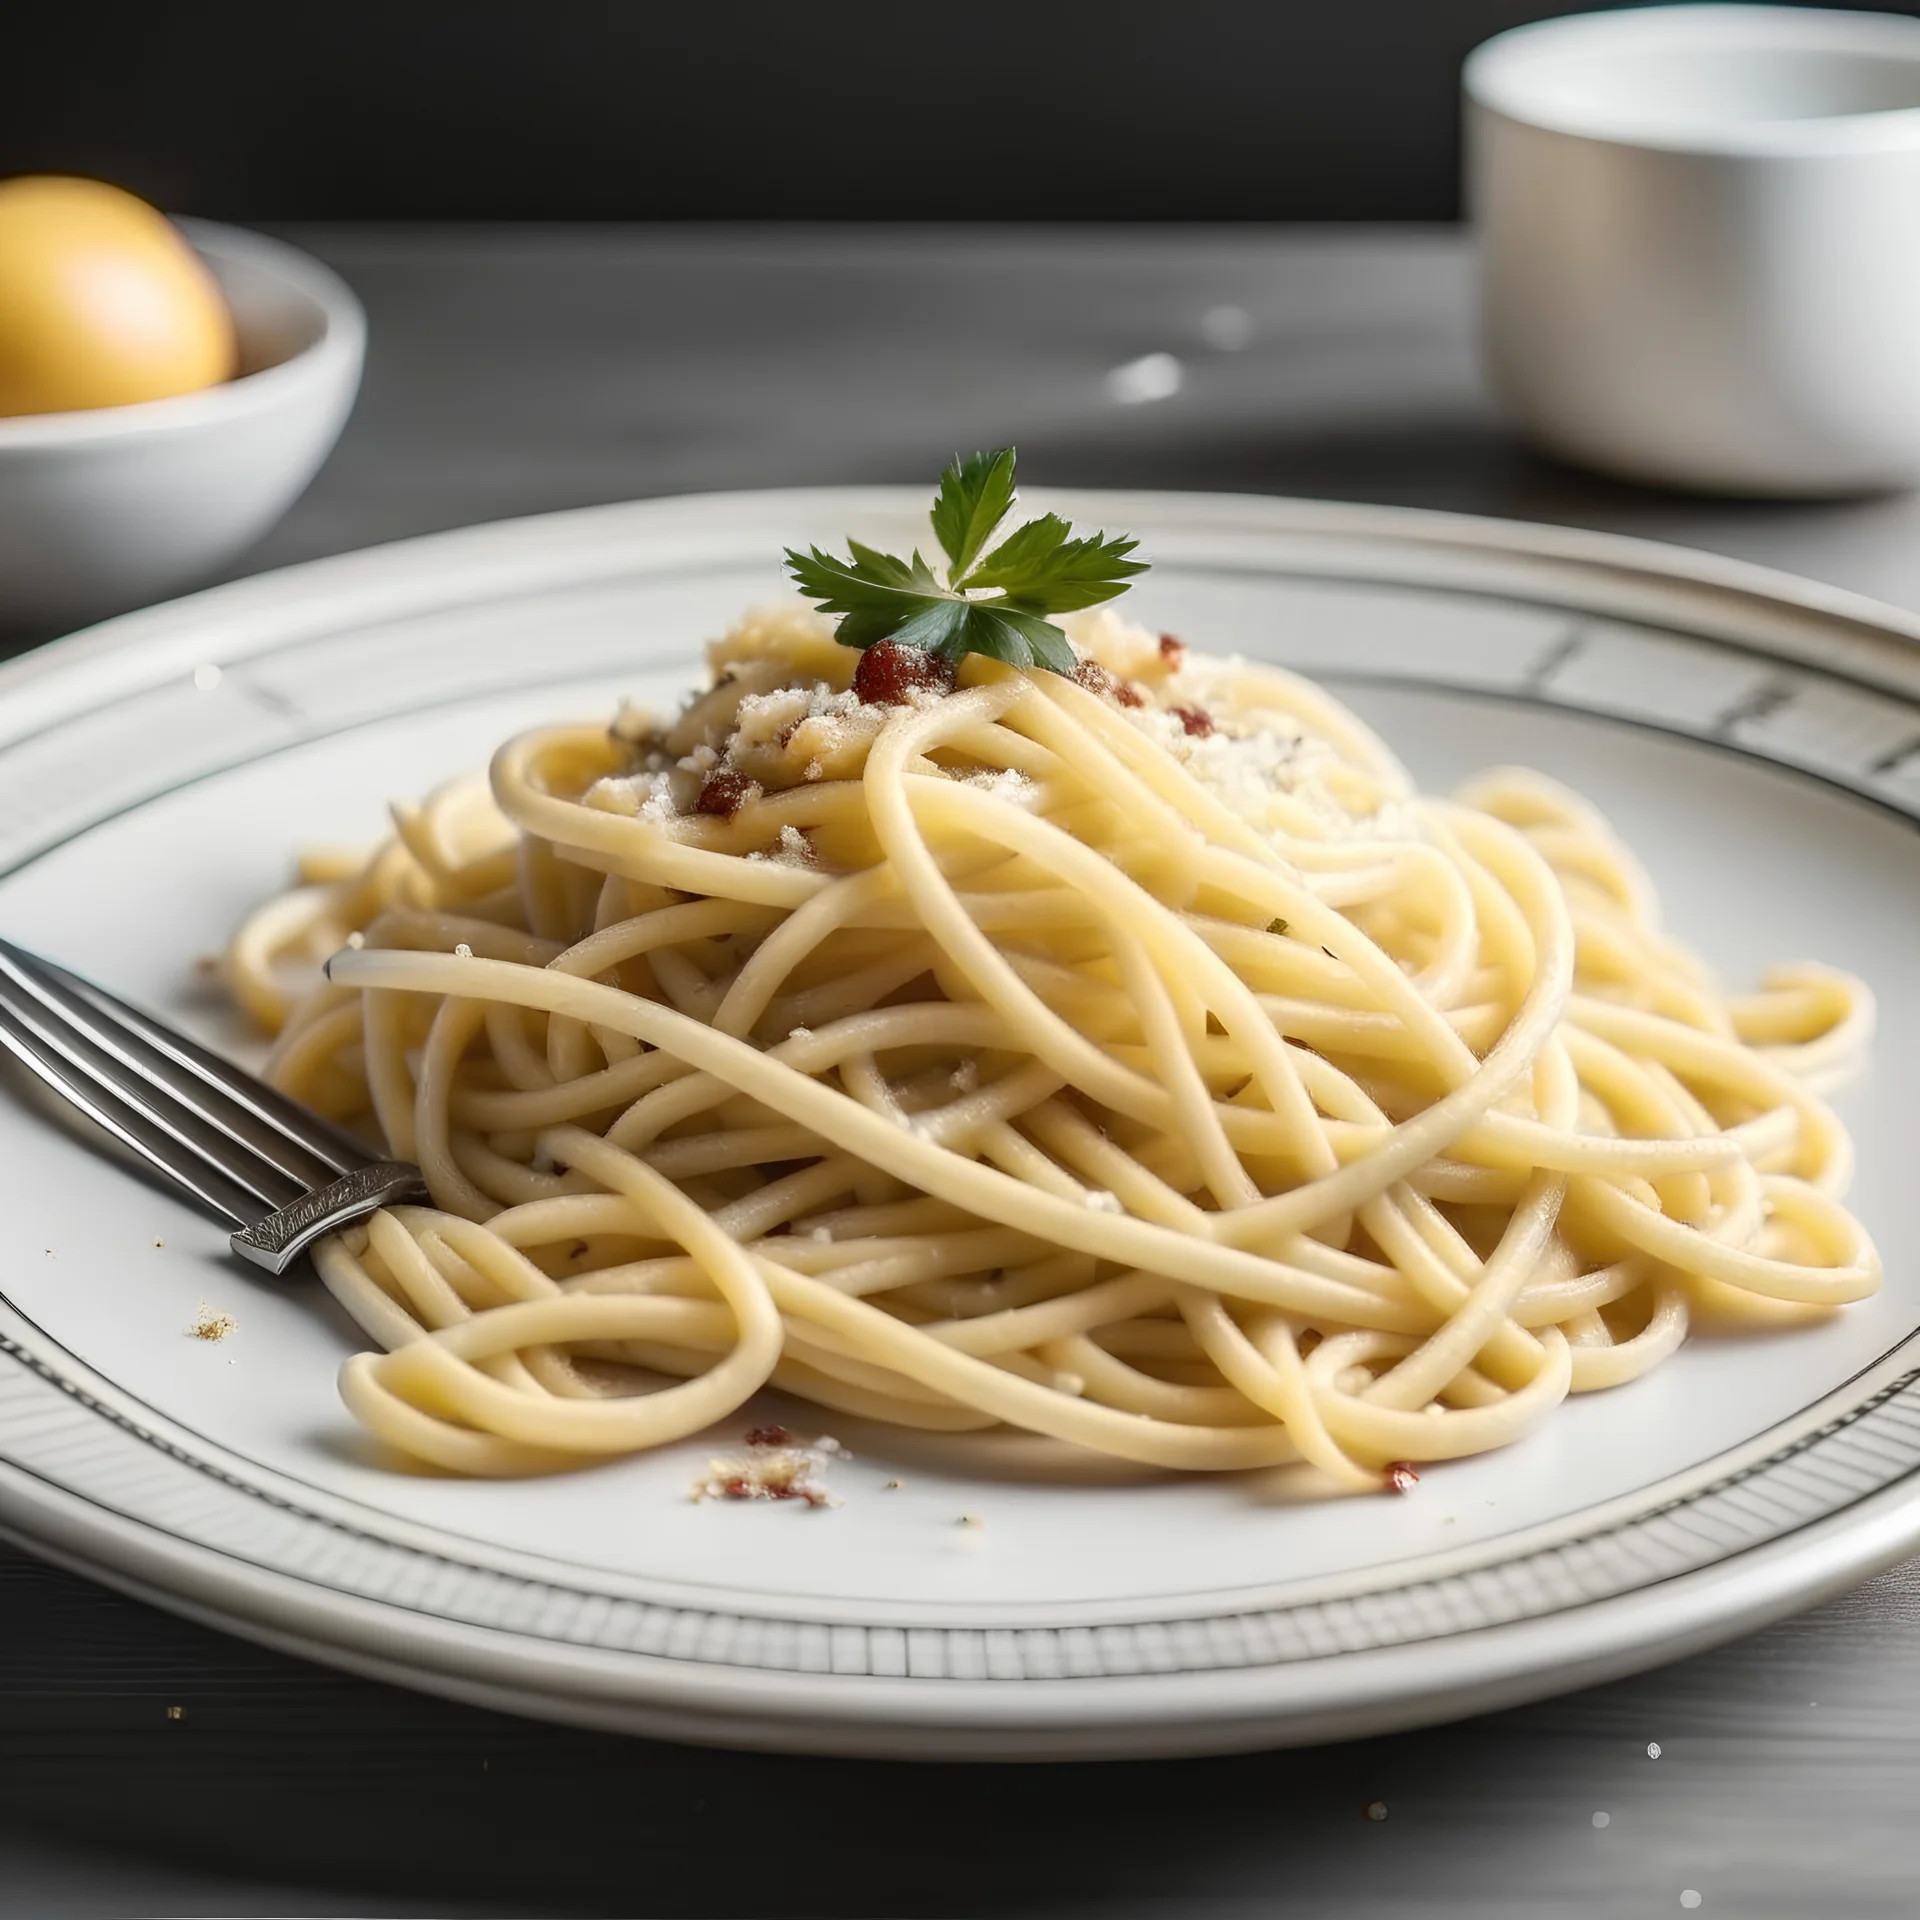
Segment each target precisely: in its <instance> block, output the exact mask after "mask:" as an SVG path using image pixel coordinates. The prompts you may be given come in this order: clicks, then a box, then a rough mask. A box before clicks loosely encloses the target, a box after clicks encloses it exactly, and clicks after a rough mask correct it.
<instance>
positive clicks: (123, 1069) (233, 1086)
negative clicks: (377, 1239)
mask: <svg viewBox="0 0 1920 1920" xmlns="http://www.w3.org/2000/svg"><path fill="white" fill-rule="evenodd" d="M0 1048H5V1050H6V1051H7V1052H8V1053H10V1054H12V1055H13V1057H14V1058H15V1059H16V1060H18V1061H19V1062H20V1064H21V1065H22V1066H24V1067H26V1068H27V1069H28V1070H29V1071H30V1072H31V1073H33V1074H34V1075H35V1076H36V1077H37V1078H38V1079H39V1080H41V1081H42V1082H44V1083H45V1084H46V1085H47V1086H49V1087H52V1088H53V1089H54V1090H55V1091H56V1092H58V1093H59V1094H60V1095H62V1097H63V1098H65V1099H66V1100H67V1101H68V1102H69V1103H70V1104H71V1105H72V1106H74V1107H75V1108H77V1109H78V1110H79V1111H80V1112H81V1113H82V1114H84V1115H85V1116H86V1117H87V1119H89V1120H91V1121H92V1122H93V1123H94V1125H95V1126H97V1127H99V1128H101V1129H102V1130H103V1131H104V1132H106V1133H108V1134H110V1135H111V1136H112V1137H113V1138H114V1139H115V1140H117V1141H119V1143H120V1144H121V1145H122V1146H123V1147H126V1148H127V1149H129V1150H130V1151H131V1152H133V1153H135V1154H137V1155H138V1156H139V1157H140V1158H141V1159H142V1160H144V1161H145V1162H146V1163H147V1165H148V1166H150V1167H152V1168H154V1169H155V1170H156V1171H157V1172H159V1173H161V1174H163V1175H164V1176H165V1177H166V1178H167V1179H169V1180H171V1181H172V1182H173V1184H174V1185H175V1186H177V1187H179V1188H181V1189H182V1190H183V1191H184V1192H185V1193H186V1194H188V1195H189V1196H190V1197H191V1198H192V1199H194V1200H196V1201H198V1202H199V1203H200V1205H201V1206H203V1207H205V1208H206V1209H207V1210H208V1211H209V1212H211V1213H213V1214H215V1215H216V1216H217V1217H219V1218H220V1219H223V1220H227V1221H230V1222H232V1223H233V1227H234V1231H233V1233H232V1235H231V1236H230V1240H231V1245H232V1247H233V1250H234V1252H236V1253H238V1254H240V1255H242V1256H243V1257H244V1258H246V1259H248V1260H251V1261H252V1262H253V1263H254V1264H255V1265H256V1266H261V1267H265V1268H266V1269H267V1270H268V1272H270V1273H285V1272H286V1271H287V1269H288V1268H289V1267H290V1266H292V1265H293V1263H294V1262H295V1261H296V1260H297V1259H298V1258H299V1257H300V1255H301V1254H302V1253H303V1252H305V1251H306V1249H307V1248H308V1247H310V1246H311V1245H312V1244H313V1242H314V1241H316V1240H318V1239H319V1238H320V1237H321V1236H322V1235H323V1234H327V1233H331V1232H333V1231H334V1229H335V1228H336V1227H343V1226H346V1225H347V1224H348V1223H349V1222H351V1221H354V1220H358V1219H360V1218H362V1217H363V1216H364V1215H366V1214H369V1213H372V1212H374V1211H375V1209H376V1208H379V1207H383V1206H386V1205H388V1204H389V1203H390V1202H393V1201H400V1200H419V1199H425V1198H426V1183H425V1182H424V1180H422V1178H421V1175H420V1169H419V1168H418V1167H414V1166H409V1165H407V1164H406V1163H405V1162H404V1161H398V1160H383V1159H382V1158H381V1157H380V1156H379V1155H378V1154H376V1153H374V1152H373V1151H371V1150H370V1149H369V1148H367V1147H366V1146H364V1145H362V1144H361V1142H359V1141H358V1140H356V1139H354V1137H353V1136H352V1135H351V1134H349V1133H345V1132H343V1131H342V1130H341V1129H340V1128H338V1127H336V1126H334V1125H333V1124H332V1123H331V1122H329V1121H326V1120H323V1119H321V1118H320V1116H319V1115H318V1114H316V1113H311V1112H309V1111H308V1110H307V1109H306V1108H305V1107H303V1106H301V1105H300V1104H299V1103H298V1102H297V1101H294V1100H290V1099H288V1098H287V1096H286V1095H285V1094H283V1093H280V1092H279V1091H277V1090H276V1089H275V1088H273V1087H270V1086H268V1085H267V1084H266V1082H265V1081H263V1080H259V1079H256V1078H255V1077H254V1076H253V1075H252V1074H250V1073H248V1072H246V1071H244V1070H243V1069H242V1068H240V1067H236V1066H234V1065H233V1064H232V1063H231V1062H230V1061H226V1060H223V1059H221V1058H220V1056H219V1055H218V1054H217V1053H212V1052H209V1051H208V1049H207V1048H205V1047H203V1046H201V1045H200V1044H199V1043H198V1042H197V1041H194V1040H189V1039H188V1038H187V1037H186V1035H185V1034H183V1033H176V1032H175V1031H174V1030H173V1028H171V1027H169V1026H166V1025H165V1024H163V1023H162V1022H161V1021H158V1020H155V1019H154V1018H152V1016H151V1015H148V1014H144V1013H141V1012H140V1011H139V1010H138V1009H137V1008H134V1007H130V1006H128V1005H127V1004H126V1002H125V1001H123V1000H117V999H115V998H114V996H113V995H112V994H110V993H107V992H105V991H104V990H103V989H101V988H99V987H96V986H95V985H93V984H92V982H91V981H87V980H82V979H81V978H80V977H79V976H78V975H77V974H72V973H69V972H68V971H67V970H66V969H65V968H64V967H58V966H55V965H54V964H53V962H52V961H50V960H42V959H40V958H39V957H38V956H37V955H35V954H31V953H28V952H26V951H25V950H24V949H22V948H20V947H16V946H14V945H13V944H12V943H11V942H10V941H6V940H0Z"/></svg>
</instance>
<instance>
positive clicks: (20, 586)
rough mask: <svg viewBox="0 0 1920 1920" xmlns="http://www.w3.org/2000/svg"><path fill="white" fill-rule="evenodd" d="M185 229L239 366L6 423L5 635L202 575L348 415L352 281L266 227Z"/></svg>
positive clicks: (356, 358) (250, 535) (353, 384)
mask: <svg viewBox="0 0 1920 1920" xmlns="http://www.w3.org/2000/svg"><path fill="white" fill-rule="evenodd" d="M178 224H179V226H180V229H181V231H182V232H183V233H185V235H186V236H187V238H188V240H189V241H190V242H191V243H192V245H193V247H194V249H195V251H196V252H197V253H198V254H199V255H200V257H201V258H202V259H203V260H205V262H206V263H207V265H208V267H209V268H210V269H211V270H212V272H213V275H214V278H215V279H217V280H218V281H219V283H220V287H221V290H222V292H224V293H225V295H226V298H227V304H228V305H229V306H230V307H231V309H232V311H233V319H234V325H235V328H236V330H237V331H238V334H239V340H240V372H239V374H238V375H237V376H236V377H235V378H234V379H232V380H229V381H226V382H225V383H223V384H222V385H220V386H216V387H208V388H206V389H204V390H203V391H201V392H198V393H188V394H182V395H180V396H178V397H177V398H174V399H169V400H148V401H143V402H141V403H140V404H139V405H136V406H124V407H99V408H94V409H91V410H88V411H86V412H80V413H42V414H23V415H18V416H15V417H12V418H7V419H0V630H11V631H13V632H32V631H35V630H48V629H53V628H60V627H72V626H78V625H80V624H81V623H82V622H84V621H88V620H95V619H99V618H101V617H103V616H104V615H107V614H110V613H119V612H122V611H124V610H125V609H126V608H128V607H134V606H139V605H142V604H143V603H145V602H147V601H150V600H158V599H163V598H165V597H166V596H167V595H169V594H173V593H178V592H180V591H182V590H183V589H185V588H188V587H192V586H196V585H198V584H200V583H201V582H203V581H205V580H206V579H208V578H209V577H210V576H211V575H213V574H215V573H217V572H218V571H219V570H220V569H221V568H222V567H224V566H225V565H226V564H227V563H228V562H229V561H231V560H233V559H234V558H235V557H236V556H237V555H239V554H240V553H241V552H243V551H244V550H245V549H246V548H247V547H249V546H251V545H252V544H253V542H254V541H256V540H257V539H259V538H260V536H261V535H262V534H264V533H265V532H266V531H267V529H268V528H269V527H271V526H272V525H273V524H274V522H275V521H277V520H278V519H279V518H280V516H281V515H282V514H283V513H285V512H286V510H287V508H288V507H290V506H291V505H292V504H293V502H294V501H295V500H296V499H298V498H299V496H300V494H301V493H302V492H303V491H304V490H305V488H306V485H307V483H308V482H309V481H310V480H311V479H312V478H313V476H314V474H315V473H316V472H317V471H318V470H319V467H320V463H321V462H322V461H323V460H325V458H326V457H327V454H328V453H329V452H330V451H331V449H332V447H333V443H334V441H335V440H337V439H338V438H339V436H340V429H341V427H342V426H344V425H345V423H346V418H347V414H348V413H349V411H350V410H351V409H352V406H353V399H354V395H355V393H356V392H357V391H358V389H359V385H360V366H361V361H362V359H363V358H364V355H365V349H366V317H365V315H364V314H363V313H362V311H361V308H360V303H359V301H358V300H356V299H355V298H354V296H353V294H352V292H351V290H350V289H349V288H348V287H347V285H346V283H345V282H344V281H343V280H341V279H340V278H339V276H338V275H337V274H334V273H332V272H330V271H329V270H328V269H327V268H325V267H323V266H322V265H321V264H320V263H319V261H317V260H314V259H311V258H309V257H308V256H307V255H306V254H304V253H301V252H299V251H298V250H297V249H296V248H293V247H289V246H285V245H283V244H282V243H281V242H279V241H277V240H269V239H266V238H265V237H264V236H262V235H260V234H255V233H247V232H244V231H242V230H241V229H239V228H237V227H225V226H217V225H215V224H213V223H212V222H210V221H204V220H182V221H180V222H179V223H178Z"/></svg>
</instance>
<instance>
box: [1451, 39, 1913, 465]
mask: <svg viewBox="0 0 1920 1920" xmlns="http://www.w3.org/2000/svg"><path fill="white" fill-rule="evenodd" d="M1464 78H1465V87H1466V95H1467V190H1468V200H1469V205H1470V208H1471V210H1472V213H1473V215H1474V217H1475V220H1476V222H1477V225H1478V228H1479V238H1480V246H1481V274H1482V278H1481V331H1482V342H1483V350H1484V353H1485V358H1486V364H1487V371H1488V376H1489V378H1490V380H1491V382H1492V384H1493V387H1494V389H1495V392H1496V393H1497V394H1498V396H1499V397H1500V398H1501V399H1502V400H1503V401H1504V402H1505V403H1506V404H1507V405H1508V406H1509V407H1510V408H1511V409H1512V410H1513V411H1514V412H1515V413H1516V414H1517V415H1518V416H1519V418H1520V420H1521V421H1522V422H1523V423H1524V424H1525V426H1526V427H1527V429H1528V430H1529V431H1530V432H1531V433H1532V435H1533V436H1534V438H1535V439H1536V440H1537V441H1538V442H1539V443H1540V444H1541V445H1542V446H1543V447H1545V448H1546V449H1547V450H1548V451H1549V452H1552V453H1555V454H1558V455H1560V456H1562V457H1564V458H1566V459H1569V460H1572V461H1575V462H1578V463H1580V464H1582V465H1585V466H1590V467H1595V468H1598V469H1600V470H1602V471H1604V472H1609V473H1615V474H1620V475H1623V476H1625V477H1627V478H1630V479H1635V480H1645V481H1652V482H1655V483H1657V484H1664V485H1669V486H1676V487H1684V488H1691V489H1696V490H1702V491H1712V492H1727V493H1743V494H1771V495H1816V494H1839V493H1851V492H1864V491H1870V490H1873V489H1876V488H1883V487H1892V486H1901V485H1908V484H1911V483H1913V482H1914V481H1916V480H1920V20H1912V19H1907V18H1904V17H1901V16H1898V15H1893V14H1875V13H1828V12H1821V11H1815V10H1813V9H1810V8H1800V7H1770V6H1675V7H1653V8H1644V9H1634V10H1628V11H1623V12H1618V13H1602V14H1579V15H1574V16H1572V17H1569V18H1563V19H1558V20H1546V21H1542V22H1540V23H1539V24H1537V25H1534V26H1527V27H1518V28H1516V29H1514V30H1513V31H1512V32H1510V33H1503V34H1501V35H1500V36H1499V37H1498V38H1496V39H1493V40H1489V41H1488V42H1487V43H1486V44H1485V45H1484V46H1482V47H1480V48H1478V49H1477V50H1476V51H1475V52H1474V53H1473V54H1472V55H1471V56H1470V57H1469V59H1468V61H1467V64H1466V71H1465V76H1464Z"/></svg>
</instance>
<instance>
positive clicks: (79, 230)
mask: <svg viewBox="0 0 1920 1920" xmlns="http://www.w3.org/2000/svg"><path fill="white" fill-rule="evenodd" d="M235 361H236V349H235V344H234V334H233V317H232V315H231V314H229V313H228V311H227V303H226V301H225V299H224V298H223V297H222V295H221V292H220V289H219V287H218V285H217V284H216V283H215V281H214V278H213V276H212V274H210V273H209V272H208V271H207V269H206V267H205V265H204V264H203V263H202V262H201V260H200V257H199V255H198V254H196V253H195V252H194V251H193V249H192V248H191V247H190V246H188V245H187V243H186V241H185V240H184V239H182V238H181V236H180V233H179V231H178V230H177V229H176V228H175V227H174V226H173V225H172V224H171V223H170V222H169V221H168V220H167V219H166V218H165V216H164V215H162V214H159V213H156V212H155V211H154V210H153V208H151V207H150V206H148V205H147V204H146V202H145V201H144V200H136V199H135V198H134V196H133V195H132V194H130V193H122V192H121V191H120V189H119V188H118V187H109V186H103V185H102V184H101V183H100V182H99V181H97V180H69V179H63V178H59V177H56V176H52V175H45V176H29V177H27V178H25V179H19V180H0V414H16V413H65V412H68V411H71V410H74V409H78V408H82V407H119V406H126V405H128V404H130V403H131V402H134V401H138V400H164V399H166V398H168V397H169V396H170V395H173V394H177V393H194V392H197V391H198V390H199V389H200V388H202V387H210V386H213V385H215V384H216V383H217V382H219V381H221V380H226V379H230V378H231V377H232V375H233V372H234V367H235Z"/></svg>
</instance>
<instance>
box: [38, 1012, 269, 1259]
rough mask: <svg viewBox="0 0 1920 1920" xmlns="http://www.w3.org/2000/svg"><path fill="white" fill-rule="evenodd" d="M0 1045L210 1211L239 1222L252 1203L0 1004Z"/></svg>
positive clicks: (248, 1214) (243, 1221) (251, 1211)
mask: <svg viewBox="0 0 1920 1920" xmlns="http://www.w3.org/2000/svg"><path fill="white" fill-rule="evenodd" d="M0 1048H4V1049H5V1051H7V1052H8V1053H10V1054H12V1055H13V1057H14V1058H15V1059H16V1060H18V1061H19V1062H20V1063H21V1064H22V1065H23V1066H24V1067H26V1069H27V1070H28V1071H29V1072H30V1073H32V1074H33V1075H34V1077H35V1078H36V1079H38V1080H40V1081H42V1082H44V1083H45V1084H46V1085H48V1086H50V1087H52V1088H53V1089H54V1090H55V1091H56V1092H57V1093H59V1094H60V1095H61V1096H62V1097H63V1098H64V1099H65V1100H67V1101H68V1102H69V1103H70V1104H71V1105H72V1106H74V1107H75V1108H77V1109H78V1110H79V1111H80V1112H81V1113H82V1114H84V1115H85V1116H86V1117H87V1118H88V1119H89V1120H91V1121H92V1122H93V1124H94V1125H95V1126H97V1127H99V1128H100V1129H101V1130H102V1131H103V1132H105V1133H107V1134H110V1135H111V1136H112V1137H113V1138H114V1139H115V1140H118V1141H119V1142H120V1144H121V1145H122V1146H124V1147H126V1148H128V1149H130V1150H131V1151H132V1152H133V1153H135V1154H137V1155H139V1157H140V1158H141V1159H142V1160H144V1161H146V1162H147V1164H148V1165H149V1166H151V1167H154V1168H155V1169H157V1170H158V1171H159V1172H161V1173H163V1174H165V1175H166V1176H167V1178H168V1179H169V1180H171V1181H173V1182H174V1183H175V1184H176V1185H178V1186H181V1187H184V1188H185V1189H186V1191H187V1192H188V1193H190V1194H191V1195H192V1196H193V1197H194V1198H195V1199H196V1200H198V1201H200V1203H201V1204H202V1205H203V1206H205V1207H207V1208H209V1209H210V1210H211V1211H212V1212H214V1213H216V1214H219V1215H221V1216H223V1217H224V1218H226V1219H228V1220H233V1221H237V1222H239V1223H240V1224H241V1225H242V1226H244V1225H246V1223H247V1222H248V1221H249V1220H251V1218H252V1217H253V1215H254V1213H255V1212H257V1211H258V1209H257V1208H255V1207H253V1206H252V1205H250V1204H249V1196H248V1195H247V1194H245V1193H243V1192H242V1191H241V1190H240V1189H239V1188H237V1187H235V1186H234V1185H233V1184H232V1183H231V1182H229V1181H228V1180H226V1179H225V1178H224V1177H222V1176H221V1175H220V1174H219V1173H217V1172H215V1171H214V1170H213V1169H212V1168H210V1167H208V1166H206V1165H205V1164H204V1163H203V1162H201V1161H200V1160H198V1159H197V1158H195V1157H194V1156H193V1155H191V1154H189V1153H188V1152H187V1151H186V1150H185V1149H184V1148H183V1147H182V1146H181V1145H180V1144H179V1143H178V1142H177V1141H175V1140H173V1139H172V1138H170V1137H169V1136H168V1135H167V1134H166V1133H164V1132H163V1131H162V1130H161V1129H160V1128H159V1127H157V1126H154V1125H153V1124H152V1123H151V1122H149V1121H148V1120H147V1119H146V1118H145V1117H144V1116H143V1115H141V1114H140V1113H138V1112H136V1111H135V1110H134V1109H133V1108H132V1107H130V1106H128V1105H127V1104H126V1103H125V1102H124V1101H122V1100H120V1099H119V1098H118V1097H117V1096H116V1095H114V1094H113V1093H111V1092H110V1091H109V1090H108V1089H107V1088H105V1087H104V1086H102V1085H100V1084H99V1083H98V1082H97V1081H94V1080H90V1079H88V1078H87V1077H86V1076H85V1075H83V1074H81V1073H80V1072H79V1071H78V1069H76V1068H75V1067H73V1066H72V1065H71V1064H70V1063H69V1062H68V1061H67V1060H65V1059H64V1058H62V1056H61V1055H60V1054H58V1053H56V1052H55V1051H54V1050H53V1049H52V1048H51V1047H49V1046H46V1045H44V1044H43V1043H42V1042H41V1041H40V1040H38V1039H37V1038H36V1037H35V1036H34V1035H33V1034H32V1033H30V1032H29V1031H28V1030H27V1028H26V1027H24V1026H22V1025H21V1024H20V1023H19V1022H18V1021H17V1020H15V1019H14V1017H13V1015H12V1014H11V1013H10V1012H9V1011H8V1010H7V1009H6V1008H5V1007H4V1006H0Z"/></svg>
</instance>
